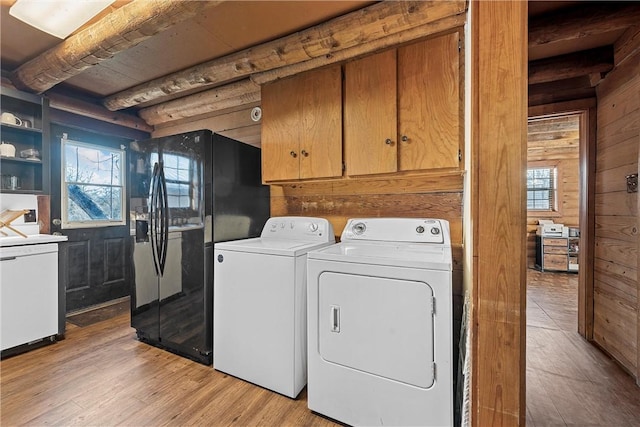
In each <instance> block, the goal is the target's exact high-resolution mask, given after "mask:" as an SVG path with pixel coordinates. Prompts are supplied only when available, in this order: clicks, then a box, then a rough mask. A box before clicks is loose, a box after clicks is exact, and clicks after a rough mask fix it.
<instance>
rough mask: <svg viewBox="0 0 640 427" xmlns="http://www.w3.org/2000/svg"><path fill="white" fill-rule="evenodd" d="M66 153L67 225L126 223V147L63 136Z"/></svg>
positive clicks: (65, 213)
mask: <svg viewBox="0 0 640 427" xmlns="http://www.w3.org/2000/svg"><path fill="white" fill-rule="evenodd" d="M63 155H64V157H63V161H62V166H63V168H64V181H65V182H64V183H63V188H64V190H65V191H64V196H65V197H63V200H62V204H63V227H87V226H93V225H92V223H95V225H96V226H100V225H102V224H104V225H119V224H124V223H125V222H126V221H125V216H124V204H123V200H124V197H125V193H124V192H125V189H124V185H125V176H124V175H123V173H125V172H124V171H123V169H122V168H123V166H124V161H125V154H124V151H123V150H119V149H110V148H107V147H102V146H97V145H90V144H85V143H81V142H76V141H69V140H63Z"/></svg>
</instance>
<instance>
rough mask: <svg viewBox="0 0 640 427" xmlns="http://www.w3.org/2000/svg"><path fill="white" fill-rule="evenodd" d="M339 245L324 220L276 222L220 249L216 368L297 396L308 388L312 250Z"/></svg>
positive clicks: (216, 278)
mask: <svg viewBox="0 0 640 427" xmlns="http://www.w3.org/2000/svg"><path fill="white" fill-rule="evenodd" d="M334 243H335V236H334V234H333V227H332V226H331V224H330V223H329V221H327V220H326V219H323V218H309V217H274V218H270V219H269V220H268V221H267V223H266V224H265V226H264V228H263V230H262V234H261V235H260V237H258V238H253V239H245V240H236V241H232V242H224V243H216V244H215V246H214V258H215V262H216V267H215V268H214V284H213V287H214V297H213V365H214V368H215V369H216V370H218V371H222V372H226V373H228V374H231V375H233V376H236V377H238V378H241V379H243V380H246V381H249V382H252V383H254V384H257V385H259V386H262V387H265V388H268V389H270V390H273V391H275V392H278V393H281V394H283V395H285V396H288V397H291V398H295V397H296V396H297V395H298V393H300V391H301V390H302V388H303V387H304V386H305V385H306V383H307V351H306V343H307V310H306V301H307V292H306V291H307V285H306V277H307V276H306V266H307V252H308V251H310V250H312V249H318V248H322V247H324V246H327V245H331V244H334Z"/></svg>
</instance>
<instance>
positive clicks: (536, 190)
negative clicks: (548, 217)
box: [527, 167, 558, 211]
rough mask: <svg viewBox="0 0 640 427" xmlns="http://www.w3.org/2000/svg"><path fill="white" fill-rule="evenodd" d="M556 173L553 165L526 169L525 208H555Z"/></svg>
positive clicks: (536, 209)
mask: <svg viewBox="0 0 640 427" xmlns="http://www.w3.org/2000/svg"><path fill="white" fill-rule="evenodd" d="M557 175H558V174H557V169H556V168H555V167H541V168H532V169H527V210H535V211H555V210H557V206H556V203H557V191H558V185H557Z"/></svg>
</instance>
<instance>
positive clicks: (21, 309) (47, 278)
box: [0, 243, 58, 351]
mask: <svg viewBox="0 0 640 427" xmlns="http://www.w3.org/2000/svg"><path fill="white" fill-rule="evenodd" d="M57 333H58V244H57V243H45V244H35V245H22V246H9V247H2V248H0V350H2V351H4V350H6V349H9V348H13V347H16V346H19V345H22V344H31V343H35V342H38V341H42V340H46V339H49V340H51V341H54V340H55V336H56V334H57Z"/></svg>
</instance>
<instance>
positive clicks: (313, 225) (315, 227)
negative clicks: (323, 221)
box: [309, 222, 318, 233]
mask: <svg viewBox="0 0 640 427" xmlns="http://www.w3.org/2000/svg"><path fill="white" fill-rule="evenodd" d="M309 231H310V232H312V233H315V232H316V231H318V224H316V223H315V222H312V223H311V224H309Z"/></svg>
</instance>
